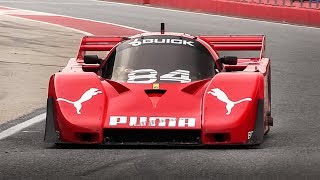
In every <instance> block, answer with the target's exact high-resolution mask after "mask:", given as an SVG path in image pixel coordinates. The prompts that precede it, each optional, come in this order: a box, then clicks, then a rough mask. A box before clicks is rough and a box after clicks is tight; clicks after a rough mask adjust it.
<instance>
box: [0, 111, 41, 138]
mask: <svg viewBox="0 0 320 180" xmlns="http://www.w3.org/2000/svg"><path fill="white" fill-rule="evenodd" d="M45 118H46V113H43V114H40V115H38V116H36V117H34V118H31V119H29V120H27V121H25V122H23V123H20V124H17V125H15V126H13V127H11V128H9V129H6V130H4V131H2V132H0V140H2V139H4V138H6V137H8V136H11V135H13V134H15V133H17V132H19V131H21V130H22V129H25V128H27V127H29V126H31V125H33V124H35V123H39V122H41V121H43V120H44V119H45Z"/></svg>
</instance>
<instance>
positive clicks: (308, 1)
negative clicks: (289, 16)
mask: <svg viewBox="0 0 320 180" xmlns="http://www.w3.org/2000/svg"><path fill="white" fill-rule="evenodd" d="M230 1H238V2H246V3H257V4H267V5H275V6H286V7H298V8H308V9H318V10H319V9H320V7H319V4H320V0H230Z"/></svg>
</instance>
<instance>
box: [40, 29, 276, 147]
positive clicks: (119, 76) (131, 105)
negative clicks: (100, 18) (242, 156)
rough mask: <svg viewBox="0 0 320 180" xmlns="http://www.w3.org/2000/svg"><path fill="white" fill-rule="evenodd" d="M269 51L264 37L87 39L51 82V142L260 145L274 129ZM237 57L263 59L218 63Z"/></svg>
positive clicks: (48, 138) (48, 123)
mask: <svg viewBox="0 0 320 180" xmlns="http://www.w3.org/2000/svg"><path fill="white" fill-rule="evenodd" d="M264 47H265V36H263V35H259V36H247V35H246V36H242V35H241V36H240V35H236V36H191V35H188V34H183V33H167V32H164V30H163V29H162V30H161V32H157V33H143V34H139V35H136V36H132V37H88V36H86V37H84V38H83V39H82V42H81V45H80V49H79V53H78V55H77V58H72V59H70V61H69V63H68V65H67V66H66V67H65V68H64V69H63V70H62V72H58V73H56V74H54V75H52V76H51V78H50V82H49V90H48V91H49V92H48V102H47V118H46V131H45V141H46V142H50V143H71V144H105V145H119V144H124V145H131V144H137V145H140V144H142V145H153V144H156V145H227V144H228V145H229V144H231V145H233V144H234V145H257V144H260V143H261V142H262V141H263V137H264V135H265V134H266V133H267V132H268V131H269V129H270V126H272V124H273V120H272V118H271V105H270V102H271V92H270V61H269V59H268V58H264V57H263V54H264ZM99 51H101V52H104V51H107V52H108V53H105V54H106V57H105V58H103V59H100V58H99V56H98V55H95V54H94V53H96V54H101V52H99ZM240 51H241V52H243V51H255V52H256V54H257V55H256V57H245V58H242V57H241V58H240V57H239V58H238V57H236V56H224V57H222V56H220V55H221V54H222V53H229V54H232V53H237V52H240ZM93 52H94V53H93ZM219 54H220V55H219Z"/></svg>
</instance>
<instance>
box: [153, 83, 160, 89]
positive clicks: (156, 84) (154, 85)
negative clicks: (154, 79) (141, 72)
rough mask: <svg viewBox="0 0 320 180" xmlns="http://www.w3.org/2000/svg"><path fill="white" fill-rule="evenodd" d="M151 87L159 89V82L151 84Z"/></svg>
mask: <svg viewBox="0 0 320 180" xmlns="http://www.w3.org/2000/svg"><path fill="white" fill-rule="evenodd" d="M152 89H160V84H159V83H154V84H152Z"/></svg>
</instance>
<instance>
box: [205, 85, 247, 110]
mask: <svg viewBox="0 0 320 180" xmlns="http://www.w3.org/2000/svg"><path fill="white" fill-rule="evenodd" d="M208 94H211V95H213V96H216V97H217V98H218V99H219V100H220V101H222V102H225V103H226V104H227V105H226V109H227V113H226V114H227V115H229V114H230V113H231V110H232V108H233V107H234V105H236V104H239V103H241V102H244V101H251V100H252V99H251V98H244V99H241V100H239V101H236V102H233V101H231V100H230V99H229V98H228V96H227V95H226V93H224V92H223V91H222V90H221V89H219V88H214V89H211V91H210V92H208Z"/></svg>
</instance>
